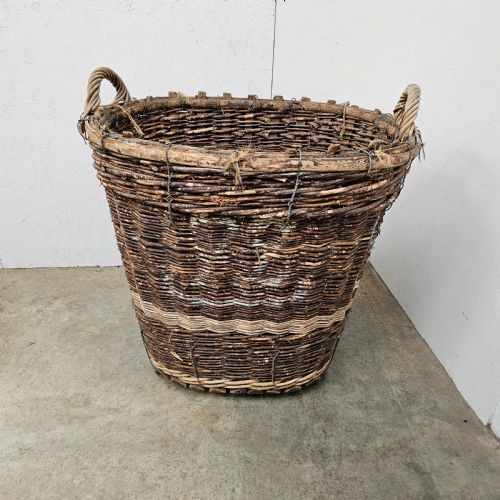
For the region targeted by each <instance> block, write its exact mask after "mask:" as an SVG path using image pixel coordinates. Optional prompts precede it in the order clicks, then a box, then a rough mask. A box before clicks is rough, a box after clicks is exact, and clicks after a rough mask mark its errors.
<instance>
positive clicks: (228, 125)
mask: <svg viewBox="0 0 500 500" xmlns="http://www.w3.org/2000/svg"><path fill="white" fill-rule="evenodd" d="M169 101H170V100H169V99H163V101H162V100H161V99H159V100H152V101H150V102H149V103H148V101H133V102H132V103H130V104H129V105H126V107H127V108H128V112H129V113H130V115H131V116H132V117H133V119H134V120H135V122H136V123H137V125H138V126H139V127H140V129H141V130H142V132H143V133H144V135H143V137H142V139H146V140H151V141H156V142H160V143H164V144H166V143H169V142H170V143H172V144H177V145H185V146H194V147H200V148H206V149H225V150H231V149H244V148H252V149H256V150H261V151H274V152H277V151H280V152H281V151H297V150H301V151H303V152H310V153H316V154H321V155H328V156H330V155H331V156H333V155H335V156H337V155H343V154H347V155H348V154H349V153H353V152H359V151H366V150H367V149H376V148H379V147H381V146H382V147H383V146H384V145H390V144H392V143H393V134H394V130H395V128H396V127H395V126H394V125H391V123H390V121H388V119H387V117H386V116H383V115H382V116H383V118H381V115H380V113H377V112H375V111H367V110H361V109H359V108H353V107H349V106H346V108H348V109H349V110H350V112H349V113H346V110H345V108H344V107H343V106H330V108H331V110H320V111H318V110H313V109H307V108H305V107H303V106H301V105H300V103H297V105H296V106H294V105H290V103H288V105H287V106H283V107H282V108H279V107H276V106H275V107H270V105H269V102H271V103H272V101H262V102H265V103H266V104H267V105H262V104H259V100H257V101H255V102H251V101H248V106H245V107H242V105H241V101H240V103H239V105H238V106H234V107H231V106H227V105H226V106H225V107H224V108H222V107H216V106H213V107H210V106H207V105H206V104H205V105H204V106H200V107H198V106H196V103H194V104H193V103H192V102H190V103H188V104H186V103H185V102H183V103H182V105H177V106H174V105H173V103H172V102H169ZM151 102H152V103H154V105H151ZM162 103H163V104H162ZM226 104H227V102H226ZM323 106H324V107H327V106H326V105H323ZM367 117H368V119H366V118H367ZM107 121H108V124H109V129H110V130H111V131H113V132H117V133H119V134H121V135H123V136H124V137H138V135H137V132H136V130H135V129H134V126H133V124H132V122H131V120H130V118H129V117H127V115H126V114H125V113H123V112H122V111H121V110H115V111H114V112H113V114H112V116H108V117H107Z"/></svg>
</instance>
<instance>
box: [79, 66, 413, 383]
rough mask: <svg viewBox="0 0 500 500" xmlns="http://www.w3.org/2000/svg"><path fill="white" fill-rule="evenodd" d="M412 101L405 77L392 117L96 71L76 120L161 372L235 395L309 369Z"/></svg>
mask: <svg viewBox="0 0 500 500" xmlns="http://www.w3.org/2000/svg"><path fill="white" fill-rule="evenodd" d="M103 79H107V80H109V81H110V82H111V83H112V84H113V85H114V87H115V88H116V91H117V94H116V99H115V100H114V102H113V103H112V104H111V105H109V106H100V98H99V87H100V84H101V81H102V80H103ZM419 100H420V90H419V88H418V87H417V86H416V85H410V86H408V87H407V89H406V90H405V92H404V93H403V95H402V96H401V98H400V100H399V102H398V104H397V106H396V108H395V110H394V116H393V115H384V114H382V113H381V112H380V111H378V110H375V111H368V110H365V109H360V108H358V107H356V106H351V105H349V103H346V104H336V103H335V101H328V102H327V103H315V102H310V100H309V99H308V98H302V99H301V101H296V100H291V101H285V100H283V98H282V97H280V96H276V97H274V99H272V100H268V99H257V97H256V96H248V98H247V99H237V98H233V97H231V95H230V94H228V93H224V94H223V95H222V97H207V96H206V94H205V93H204V92H199V93H198V95H197V96H196V97H185V96H183V95H181V94H178V93H176V92H170V93H169V96H168V97H161V98H152V97H147V98H146V99H141V100H135V99H131V98H130V95H129V93H128V91H127V88H126V87H125V85H124V83H123V81H122V80H121V79H120V77H119V76H118V75H116V73H114V72H113V71H112V70H110V69H108V68H98V69H96V70H95V71H94V72H93V73H92V75H91V76H90V79H89V84H88V96H87V100H86V107H85V111H84V114H83V115H82V117H81V119H80V120H79V123H78V125H79V130H80V132H81V133H82V134H83V135H84V137H85V138H87V139H88V141H89V142H90V145H91V146H92V149H93V153H94V154H93V159H94V165H95V168H96V169H97V174H98V177H99V179H100V181H101V183H102V184H103V186H104V188H105V190H106V196H107V199H108V202H109V206H110V210H111V216H112V219H113V224H114V228H115V232H116V238H117V240H118V246H119V249H120V252H121V256H122V259H123V263H124V266H125V270H126V274H127V278H128V282H129V285H130V289H131V293H132V300H133V303H134V306H135V311H136V314H137V318H138V320H139V324H140V328H141V332H142V336H143V340H144V344H145V346H146V351H147V353H148V355H149V358H150V360H151V363H152V364H153V366H154V368H155V369H156V370H157V371H158V372H159V373H162V374H165V375H167V376H168V377H170V378H171V379H173V380H175V381H177V382H180V383H181V384H183V385H185V386H188V387H192V388H194V389H200V390H208V391H214V392H232V393H264V392H272V393H280V392H290V391H294V390H297V389H300V388H301V387H304V386H306V385H308V384H311V383H312V382H314V381H315V380H317V379H318V378H319V377H320V376H321V374H322V373H323V372H324V371H325V370H326V369H327V367H328V365H329V363H330V361H331V359H332V356H333V354H334V351H335V347H336V345H337V342H338V340H339V337H340V334H341V332H342V329H343V327H344V323H345V320H346V317H347V314H348V312H349V309H350V307H351V304H352V299H353V295H354V293H355V290H356V287H357V284H358V280H359V278H360V275H361V273H362V271H363V268H364V265H365V263H366V260H367V258H368V256H369V253H370V250H371V248H372V245H373V242H374V239H375V237H376V236H377V234H378V232H379V228H380V224H381V222H382V217H383V215H384V212H385V211H386V210H387V208H388V207H389V206H390V205H391V204H392V203H393V202H394V200H395V199H396V197H397V196H398V194H399V191H400V189H401V187H402V185H403V181H404V178H405V175H406V174H407V172H408V169H409V167H410V164H411V162H412V160H413V159H414V158H415V157H416V156H417V155H418V154H419V152H420V149H421V141H420V134H419V132H418V130H417V129H416V128H415V125H414V119H415V117H416V115H417V111H418V105H419Z"/></svg>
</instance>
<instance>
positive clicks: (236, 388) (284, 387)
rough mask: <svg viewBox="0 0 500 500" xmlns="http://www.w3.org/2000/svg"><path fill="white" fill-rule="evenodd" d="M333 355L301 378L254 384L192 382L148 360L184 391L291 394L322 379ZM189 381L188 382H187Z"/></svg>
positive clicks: (159, 373)
mask: <svg viewBox="0 0 500 500" xmlns="http://www.w3.org/2000/svg"><path fill="white" fill-rule="evenodd" d="M333 354H334V353H332V356H331V357H330V359H329V360H328V362H327V363H326V364H325V365H324V366H323V367H322V368H320V369H319V370H316V371H314V372H312V373H311V374H309V375H307V376H305V377H301V378H300V379H295V380H290V381H289V382H277V383H273V382H268V383H267V382H266V383H264V382H254V381H241V382H240V381H234V380H227V381H221V380H217V381H215V380H213V381H211V380H202V379H200V380H196V379H194V380H192V379H193V377H186V376H185V375H184V374H181V375H177V374H174V373H173V371H172V370H170V369H168V368H167V367H166V366H164V365H163V364H162V363H160V362H158V361H156V360H154V359H153V358H152V357H151V356H150V354H149V353H148V357H149V360H150V362H151V365H152V366H153V368H154V370H155V372H156V374H157V375H159V376H161V377H162V378H167V379H169V380H171V381H172V382H175V383H177V384H179V385H182V386H183V387H185V388H186V389H192V390H195V391H198V392H212V393H217V394H236V395H238V394H253V395H264V394H289V393H292V392H297V391H301V390H302V389H304V388H306V387H309V386H311V385H313V384H315V383H316V382H318V380H319V379H320V378H321V377H322V375H323V373H324V372H325V371H326V370H327V369H328V367H329V365H330V362H331V360H332V358H333ZM187 379H189V380H187Z"/></svg>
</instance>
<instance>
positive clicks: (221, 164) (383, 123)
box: [85, 92, 421, 173]
mask: <svg viewBox="0 0 500 500" xmlns="http://www.w3.org/2000/svg"><path fill="white" fill-rule="evenodd" d="M184 105H188V106H190V107H194V108H210V109H213V108H214V107H220V108H221V109H242V110H244V109H247V110H253V109H268V110H276V111H283V110H290V109H304V110H308V111H313V112H332V113H345V116H346V117H350V118H355V119H360V120H363V121H366V122H371V123H377V126H378V127H379V128H380V129H382V130H383V131H385V132H387V133H388V134H389V135H391V136H395V135H396V134H397V132H398V130H399V127H398V125H397V124H396V123H395V120H394V116H393V115H392V114H382V112H381V111H380V110H378V109H376V110H368V109H364V108H360V107H358V106H356V105H351V104H349V103H348V102H346V103H342V104H337V103H336V102H335V101H327V102H315V101H310V100H309V99H308V98H302V99H301V100H300V101H298V100H295V99H290V100H284V99H283V98H282V97H281V96H276V97H275V98H274V99H259V98H257V97H256V96H249V97H248V98H236V97H232V96H230V94H227V93H224V94H223V97H207V96H206V95H205V93H204V92H199V93H198V95H197V96H193V97H187V96H184V95H182V94H179V93H177V92H169V96H168V97H146V98H144V99H132V100H130V101H128V102H119V103H113V104H110V105H107V106H101V107H100V108H99V113H98V114H96V115H92V116H89V117H88V118H87V119H86V121H85V132H86V135H87V138H88V140H89V142H90V143H91V145H92V146H93V147H94V146H95V147H101V148H103V149H105V150H109V151H112V152H114V153H118V154H121V155H124V156H128V157H132V158H137V159H141V160H152V161H161V162H165V161H168V162H172V163H174V164H175V163H178V164H183V165H189V166H196V167H200V168H208V169H210V168H216V169H219V168H223V169H227V168H228V167H230V166H231V165H232V164H233V163H234V162H235V161H237V162H238V167H239V169H240V171H241V172H242V173H250V172H263V171H266V172H269V171H276V172H283V171H294V170H297V168H298V167H299V166H300V168H301V169H302V170H303V171H308V172H333V171H339V172H342V171H344V172H345V171H363V170H368V169H371V168H377V169H387V168H388V169H391V168H397V167H400V166H402V165H404V164H407V163H409V162H410V161H412V160H413V159H414V158H415V157H416V156H417V155H418V154H419V152H420V148H421V141H420V139H419V137H418V129H416V133H415V135H413V136H412V137H410V138H409V139H407V140H406V141H402V142H398V141H397V140H395V141H394V143H393V144H392V145H390V146H389V147H386V148H384V149H380V150H371V151H363V152H362V151H359V152H357V151H356V152H349V153H344V154H340V155H336V156H331V157H329V156H326V154H324V153H321V152H308V151H307V150H305V151H303V152H301V153H300V159H299V150H296V151H294V150H288V151H280V152H276V151H266V150H262V149H257V148H255V149H250V148H234V149H224V148H221V149H214V148H207V147H205V146H188V145H183V144H176V143H167V144H165V143H162V142H159V141H155V140H150V139H142V138H137V137H131V138H129V137H125V136H123V135H122V134H120V133H118V132H114V131H111V130H109V123H110V121H111V120H112V119H113V118H116V117H117V115H120V116H125V115H127V113H128V114H130V115H133V114H134V113H139V112H149V111H155V110H159V109H170V108H175V107H181V106H184ZM99 116H100V118H99Z"/></svg>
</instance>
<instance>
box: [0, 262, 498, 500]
mask: <svg viewBox="0 0 500 500" xmlns="http://www.w3.org/2000/svg"><path fill="white" fill-rule="evenodd" d="M0 282H1V296H0V301H1V302H0V303H1V304H2V320H1V323H0V327H1V337H0V342H1V343H0V373H1V375H0V395H1V406H0V438H1V441H0V497H1V498H6V499H9V500H10V499H15V498H22V499H28V498H29V499H31V498H50V499H58V498H106V499H109V498H113V499H114V498H140V499H149V498H172V499H198V498H214V499H225V498H230V499H236V498H238V499H239V498H252V499H253V498H257V499H268V498H284V499H294V498H300V499H309V498H317V499H322V498H350V499H359V498H370V499H374V498H383V499H391V498H453V499H456V498H500V448H499V445H498V442H497V441H496V440H495V438H494V437H493V436H492V435H491V434H490V433H489V432H488V431H487V430H486V429H485V428H484V426H483V425H482V424H481V423H480V422H479V421H478V419H477V418H476V417H475V416H474V414H473V413H472V411H471V410H470V408H469V407H468V406H467V404H466V403H465V402H464V400H463V399H462V398H461V396H460V395H459V394H458V392H457V391H456V389H455V387H454V386H453V384H452V382H451V381H450V379H449V378H448V376H447V375H446V373H445V372H444V370H443V368H442V367H441V366H440V365H439V363H438V362H437V360H436V359H435V358H434V356H433V354H432V353H431V352H430V350H429V349H428V347H427V346H426V344H425V343H424V342H423V340H422V339H421V338H420V336H419V335H418V333H417V332H416V330H415V329H414V327H413V326H412V324H411V322H410V321H409V320H408V318H407V317H406V316H405V314H404V313H403V311H402V310H401V308H400V306H399V305H398V304H397V302H396V301H395V300H394V298H393V297H392V296H391V294H390V293H389V292H388V291H387V289H386V288H385V286H384V285H383V283H382V282H381V281H380V279H379V278H378V277H377V275H376V274H375V273H374V271H373V270H372V269H371V268H369V269H368V271H367V273H366V274H365V277H364V279H363V282H362V286H361V288H360V290H359V292H358V295H357V297H356V301H355V305H354V308H353V311H352V314H351V315H350V318H349V321H348V325H347V328H346V331H345V334H344V337H343V339H342V340H341V343H340V346H339V348H338V350H337V353H336V355H335V358H334V361H333V363H332V365H331V367H330V369H329V370H328V372H327V374H326V376H325V377H324V379H323V381H322V382H320V383H318V384H316V385H315V386H313V387H311V388H309V389H308V390H305V391H304V392H302V393H299V394H296V395H289V396H280V397H269V396H268V397H251V396H246V397H230V396H220V395H214V394H205V393H198V392H193V391H187V390H185V389H183V388H182V387H180V386H178V385H176V384H173V383H171V382H169V381H167V380H164V379H162V378H160V377H159V376H157V375H156V374H155V372H154V371H153V369H152V368H151V367H150V365H149V362H148V360H147V358H146V354H145V352H144V349H143V346H142V341H141V339H140V335H139V332H138V327H137V323H136V321H135V317H134V313H133V311H132V306H131V302H130V299H129V296H128V289H127V284H126V282H125V278H124V273H123V270H122V269H118V268H105V269H50V270H48V269H35V270H10V271H6V270H3V271H1V272H0Z"/></svg>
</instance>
